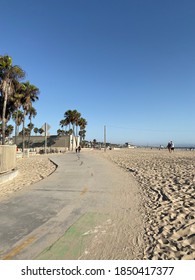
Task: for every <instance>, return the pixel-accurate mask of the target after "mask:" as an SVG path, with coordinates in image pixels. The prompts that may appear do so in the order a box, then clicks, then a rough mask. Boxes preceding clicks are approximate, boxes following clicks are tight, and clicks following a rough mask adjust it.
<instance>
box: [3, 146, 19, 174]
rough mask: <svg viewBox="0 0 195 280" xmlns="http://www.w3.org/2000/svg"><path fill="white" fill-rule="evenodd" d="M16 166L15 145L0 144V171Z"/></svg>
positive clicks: (6, 170)
mask: <svg viewBox="0 0 195 280" xmlns="http://www.w3.org/2000/svg"><path fill="white" fill-rule="evenodd" d="M14 168H16V145H0V173H4V172H8V171H11V170H12V169H14Z"/></svg>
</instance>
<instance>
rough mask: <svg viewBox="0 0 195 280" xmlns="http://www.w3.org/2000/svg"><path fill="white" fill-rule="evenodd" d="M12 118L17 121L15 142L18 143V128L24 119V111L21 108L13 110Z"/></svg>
mask: <svg viewBox="0 0 195 280" xmlns="http://www.w3.org/2000/svg"><path fill="white" fill-rule="evenodd" d="M12 119H13V120H14V121H15V144H16V145H17V136H18V129H19V126H20V125H21V124H22V122H23V119H24V114H23V112H22V111H21V110H17V111H15V112H13V114H12Z"/></svg>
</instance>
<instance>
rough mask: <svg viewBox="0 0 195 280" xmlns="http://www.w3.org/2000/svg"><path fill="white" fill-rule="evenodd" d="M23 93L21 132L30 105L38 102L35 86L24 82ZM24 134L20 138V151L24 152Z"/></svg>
mask: <svg viewBox="0 0 195 280" xmlns="http://www.w3.org/2000/svg"><path fill="white" fill-rule="evenodd" d="M23 86H24V88H23V91H24V96H23V97H22V100H21V102H22V107H23V111H24V119H23V131H24V127H25V117H26V115H27V114H28V113H29V112H30V110H31V107H32V103H33V102H35V101H36V100H38V99H39V98H38V94H39V89H38V88H37V87H36V86H35V85H32V84H30V82H29V81H28V82H25V83H23ZM24 136H25V135H24V133H23V136H22V138H23V139H22V150H23V151H24Z"/></svg>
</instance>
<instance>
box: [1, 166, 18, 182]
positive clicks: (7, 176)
mask: <svg viewBox="0 0 195 280" xmlns="http://www.w3.org/2000/svg"><path fill="white" fill-rule="evenodd" d="M17 175H18V169H14V170H12V171H9V172H6V173H3V174H0V185H1V184H3V183H5V182H7V181H10V180H12V179H13V178H15V177H16V176H17Z"/></svg>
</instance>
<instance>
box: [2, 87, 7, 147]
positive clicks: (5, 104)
mask: <svg viewBox="0 0 195 280" xmlns="http://www.w3.org/2000/svg"><path fill="white" fill-rule="evenodd" d="M6 107H7V91H6V92H5V96H4V101H3V113H2V145H5V127H6V118H5V113H6Z"/></svg>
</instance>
